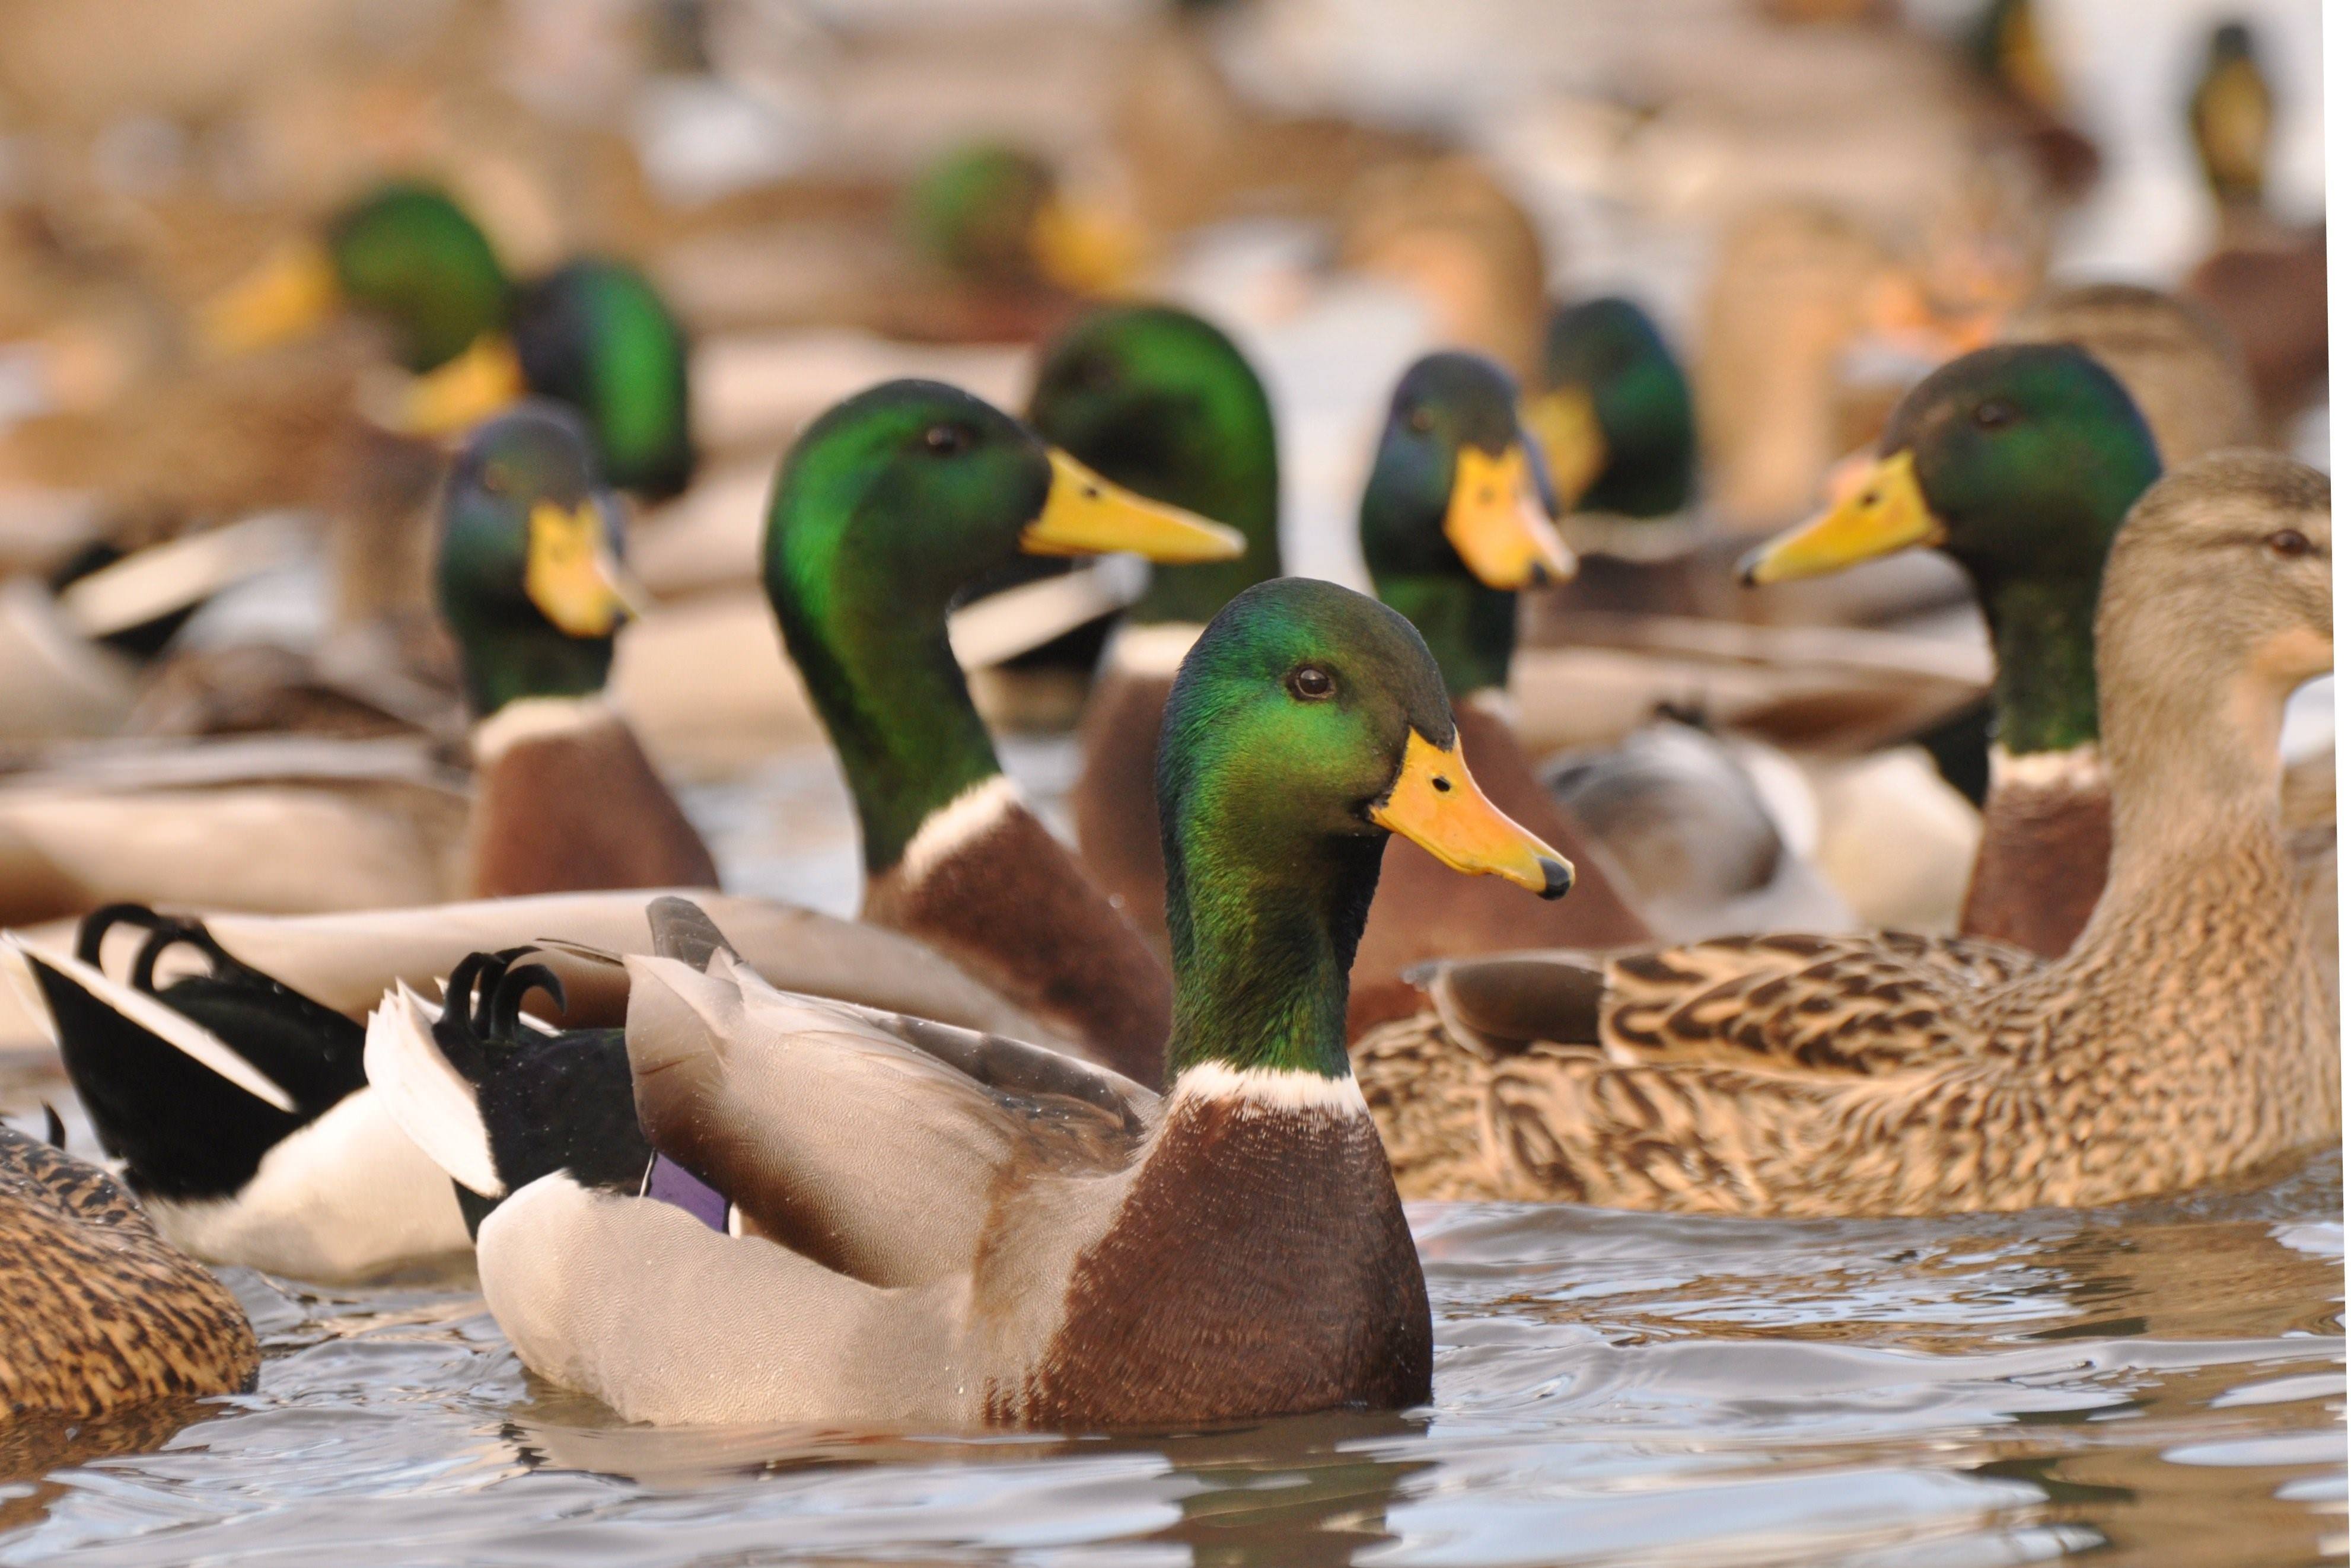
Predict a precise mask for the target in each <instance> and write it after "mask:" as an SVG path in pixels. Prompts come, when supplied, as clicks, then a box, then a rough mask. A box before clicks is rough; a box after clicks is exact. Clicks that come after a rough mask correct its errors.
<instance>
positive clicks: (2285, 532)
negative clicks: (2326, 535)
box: [2262, 528, 2310, 560]
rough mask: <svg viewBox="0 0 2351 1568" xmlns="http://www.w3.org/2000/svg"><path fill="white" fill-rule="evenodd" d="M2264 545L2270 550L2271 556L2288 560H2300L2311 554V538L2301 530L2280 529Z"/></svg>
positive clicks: (2263, 541) (2264, 540)
mask: <svg viewBox="0 0 2351 1568" xmlns="http://www.w3.org/2000/svg"><path fill="white" fill-rule="evenodd" d="M2262 543H2263V544H2265V545H2267V546H2268V547H2269V548H2270V553H2271V554H2273V555H2278V556H2283V557H2284V558H2285V559H2288V560H2299V559H2301V558H2302V557H2304V556H2306V555H2308V554H2309V553H2310V536H2309V535H2308V534H2305V533H2304V532H2303V531H2302V530H2301V529H2300V528H2280V529H2279V530H2278V531H2277V532H2275V533H2273V534H2272V535H2271V536H2270V537H2269V538H2265V539H2263V540H2262Z"/></svg>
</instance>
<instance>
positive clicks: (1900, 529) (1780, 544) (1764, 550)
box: [1739, 447, 1943, 583]
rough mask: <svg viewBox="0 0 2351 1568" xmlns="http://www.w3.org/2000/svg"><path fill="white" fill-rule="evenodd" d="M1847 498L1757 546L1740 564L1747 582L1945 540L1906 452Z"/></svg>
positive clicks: (1809, 572) (1876, 469)
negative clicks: (1810, 519) (1817, 515)
mask: <svg viewBox="0 0 2351 1568" xmlns="http://www.w3.org/2000/svg"><path fill="white" fill-rule="evenodd" d="M1843 483H1844V485H1845V486H1849V488H1848V489H1847V491H1846V493H1845V494H1844V496H1843V497H1841V498H1840V499H1838V500H1837V501H1835V502H1834V504H1832V505H1831V506H1830V507H1829V509H1828V510H1827V511H1825V512H1823V513H1822V514H1821V515H1820V516H1819V517H1814V518H1813V520H1812V521H1810V522H1808V523H1802V524H1800V525H1798V526H1797V527H1795V528H1791V529H1789V530H1788V531H1787V532H1786V533H1784V534H1782V535H1781V536H1780V537H1779V538H1775V539H1772V540H1771V541H1770V542H1768V543H1766V544H1763V545H1761V546H1759V547H1757V548H1756V549H1754V550H1753V551H1752V552H1750V554H1749V555H1748V557H1747V559H1745V560H1743V561H1741V562H1740V569H1739V571H1740V577H1742V578H1743V579H1745V580H1747V581H1748V582H1750V583H1756V582H1785V581H1787V580H1790V579H1792V578H1798V577H1818V576H1820V575H1822V574H1823V573H1825V572H1832V571H1843V570H1844V569H1845V568H1846V567H1849V566H1857V565H1859V564H1860V563H1861V562H1863V561H1865V560H1875V559H1877V558H1878V557H1879V556H1882V555H1892V554H1893V553H1894V552H1895V551H1896V550H1903V549H1910V548H1911V547H1912V546H1913V545H1937V544H1940V543H1942V541H1943V525H1942V522H1941V520H1940V519H1939V518H1938V517H1936V516H1935V514H1934V511H1933V510H1932V509H1931V508H1930V507H1928V505H1927V497H1926V493H1925V492H1924V491H1922V490H1920V489H1919V488H1918V469H1917V463H1916V462H1915V461H1914V460H1913V459H1912V457H1911V455H1910V453H1909V450H1908V448H1907V447H1906V448H1904V449H1903V450H1902V451H1900V452H1896V453H1895V454H1894V455H1892V456H1890V457H1881V458H1879V459H1878V460H1877V462H1876V465H1875V466H1873V467H1871V468H1870V469H1869V470H1868V471H1867V472H1866V473H1865V474H1863V475H1862V476H1860V477H1859V479H1858V480H1857V481H1856V480H1855V479H1852V478H1850V477H1848V478H1845V479H1844V481H1843Z"/></svg>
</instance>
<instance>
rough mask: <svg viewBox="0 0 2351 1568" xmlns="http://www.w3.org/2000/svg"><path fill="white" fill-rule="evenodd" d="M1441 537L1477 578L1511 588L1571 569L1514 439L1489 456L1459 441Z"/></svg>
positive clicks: (1553, 578) (1561, 576)
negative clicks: (1496, 455) (1449, 544)
mask: <svg viewBox="0 0 2351 1568" xmlns="http://www.w3.org/2000/svg"><path fill="white" fill-rule="evenodd" d="M1445 537H1446V538H1447V539H1449V540H1451V541H1452V544H1453V548H1454V549H1455V550H1457V551H1458V552H1459V553H1460V556H1461V559H1462V560H1463V562H1464V563H1465V564H1467V565H1468V568H1469V570H1470V571H1471V572H1472V573H1473V574H1475V575H1476V577H1477V579H1478V580H1479V581H1480V582H1482V583H1484V584H1485V585H1486V586H1487V587H1489V588H1499V589H1501V590H1504V591H1517V590H1519V589H1521V588H1529V587H1533V586H1535V585H1537V584H1540V583H1545V582H1565V581H1566V580H1568V579H1569V578H1571V577H1573V576H1574V575H1575V556H1574V553H1573V551H1571V550H1570V549H1568V548H1567V541H1566V540H1565V539H1562V538H1560V537H1559V529H1558V528H1554V527H1553V526H1552V520H1551V514H1550V513H1549V512H1548V511H1546V510H1544V508H1543V503H1542V497H1541V495H1540V494H1539V493H1538V492H1537V490H1536V488H1535V476H1534V465H1532V464H1531V463H1530V462H1529V461H1528V460H1527V449H1526V448H1525V447H1523V446H1521V445H1520V444H1518V443H1517V442H1515V441H1514V442H1512V443H1510V445H1508V446H1507V447H1504V448H1503V449H1502V454H1501V455H1500V456H1499V457H1495V456H1489V455H1487V454H1485V453H1483V452H1480V451H1479V450H1478V448H1476V447H1475V446H1471V445H1468V444H1464V445H1463V446H1462V448H1461V450H1460V452H1459V454H1458V455H1456V456H1455V458H1454V460H1453V494H1452V496H1451V497H1449V498H1448V499H1447V502H1446V507H1445Z"/></svg>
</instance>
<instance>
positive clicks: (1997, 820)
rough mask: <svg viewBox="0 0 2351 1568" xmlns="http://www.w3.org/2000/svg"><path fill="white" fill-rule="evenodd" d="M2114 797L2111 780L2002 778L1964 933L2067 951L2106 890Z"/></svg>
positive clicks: (2050, 954) (1973, 878)
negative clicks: (2091, 782)
mask: <svg viewBox="0 0 2351 1568" xmlns="http://www.w3.org/2000/svg"><path fill="white" fill-rule="evenodd" d="M2113 847H2114V810H2113V802H2112V800H2110V799H2109V798H2108V796H2107V794H2106V790H2105V786H2104V785H2103V784H2099V785H2089V786H2077V785H2073V784H2052V785H2048V786H2045V787H2043V786H2033V785H2020V784H1999V785H1995V786H1994V787H1993V789H1992V792H1991V799H1990V800H1986V801H1985V802H1984V821H1983V841H1982V842H1981V843H1980V845H1979V846H1978V847H1977V849H1976V863H1975V871H1974V873H1972V874H1971V875H1970V877H1969V879H1968V895H1967V898H1966V900H1965V902H1964V903H1963V904H1961V905H1960V909H1959V935H1960V936H1980V937H1984V938H1986V939H1988V940H1991V941H1995V942H2011V943H2013V944H2015V945H2016V946H2019V947H2022V948H2023V949H2025V950H2026V951H2027V952H2030V953H2038V954H2040V955H2041V956H2043V957H2044V958H2057V957H2062V956H2064V953H2065V950H2066V949H2067V948H2069V947H2071V946H2073V945H2074V937H2076V936H2080V935H2081V934H2082V927H2083V926H2084V925H2087V924H2088V923H2089V919H2090V911H2091V910H2093V909H2095V908H2096V907H2097V903H2098V894H2100V893H2102V892H2104V891H2105V885H2106V855H2107V852H2108V851H2110V850H2111V849H2112V848H2113Z"/></svg>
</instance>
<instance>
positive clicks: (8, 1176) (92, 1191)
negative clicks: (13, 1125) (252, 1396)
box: [0, 1127, 261, 1426]
mask: <svg viewBox="0 0 2351 1568" xmlns="http://www.w3.org/2000/svg"><path fill="white" fill-rule="evenodd" d="M260 1366H261V1347H260V1346H259V1345H257V1344H256V1343H255V1342H254V1338H253V1325H252V1324H250V1323H248V1322H246V1317H245V1309H243V1308H242V1307H240V1306H238V1305H237V1303H236V1298H235V1297H234V1296H232V1295H230V1294H229V1293H228V1291H227V1290H226V1288H225V1287H224V1286H223V1285H222V1284H221V1282H220V1281H218V1280H215V1279H214V1278H213V1277H212V1275H211V1274H209V1273H207V1272H205V1270H204V1268H203V1267H202V1266H201V1265H199V1264H198V1263H196V1262H195V1261H194V1260H193V1259H191V1258H189V1257H188V1256H187V1255H186V1254H184V1253H183V1252H180V1251H178V1250H176V1249H174V1248H173V1247H172V1245H171V1243H169V1242H167V1241H165V1240H164V1239H162V1237H160V1236H158V1235H156V1234H155V1229H154V1227H153V1226H152V1225H150V1224H149V1223H148V1221H147V1217H146V1216H145V1215H143V1214H141V1213H140V1211H139V1206H138V1205H137V1204H135V1203H133V1202H132V1201H131V1198H130V1197H129V1195H127V1194H126V1193H124V1192H123V1190H122V1189H121V1188H120V1187H119V1186H115V1184H114V1180H113V1178H112V1177H110V1176H108V1175H107V1174H106V1173H105V1172H104V1171H101V1170H99V1169H98V1168H97V1167H96V1166H88V1165H84V1164H83V1163H82V1162H81V1161H79V1160H77V1159H72V1158H69V1157H68V1156H67V1155H65V1154H63V1153H62V1152H60V1151H59V1150H57V1149H55V1148H52V1147H50V1146H49V1145H47V1144H44V1143H40V1142H37V1141H36V1140H35V1139H32V1138H28V1137H26V1136H25V1135H24V1134H21V1133H16V1132H12V1131H10V1130H9V1129H8V1128H6V1127H0V1426H5V1423H6V1422H7V1421H9V1420H10V1419H12V1418H15V1417H18V1416H33V1415H49V1416H68V1417H71V1418H77V1419H78V1418H87V1417H89V1416H99V1415H103V1414H105V1413H107V1412H109V1411H112V1410H119V1409H122V1408H124V1407H126V1406H133V1405H140V1404H145V1403H147V1402H150V1401H153V1400H162V1399H171V1398H189V1397H195V1396H202V1395H206V1394H232V1393H235V1392H236V1391H237V1390H238V1389H241V1388H250V1387H251V1386H253V1378H254V1374H255V1373H256V1372H257V1371H258V1370H259V1369H260Z"/></svg>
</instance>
